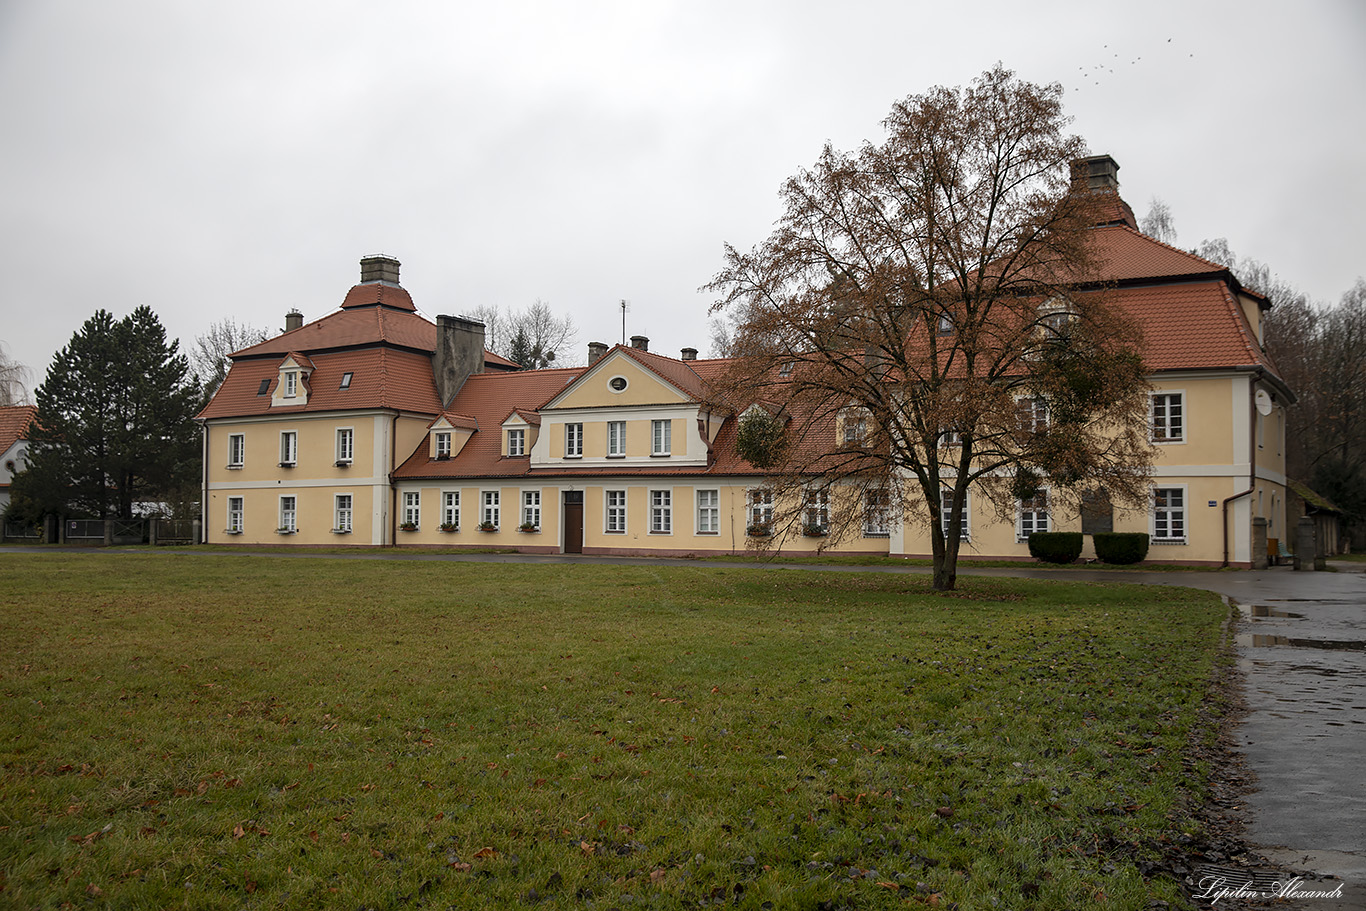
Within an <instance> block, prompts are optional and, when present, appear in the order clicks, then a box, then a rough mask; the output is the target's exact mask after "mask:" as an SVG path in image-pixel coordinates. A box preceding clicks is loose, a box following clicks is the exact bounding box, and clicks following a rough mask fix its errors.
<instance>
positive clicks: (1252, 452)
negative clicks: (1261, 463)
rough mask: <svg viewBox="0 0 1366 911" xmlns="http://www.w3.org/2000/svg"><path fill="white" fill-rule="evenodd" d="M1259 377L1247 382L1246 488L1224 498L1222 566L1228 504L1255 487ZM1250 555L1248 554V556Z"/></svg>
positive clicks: (1253, 376) (1226, 551) (1226, 550)
mask: <svg viewBox="0 0 1366 911" xmlns="http://www.w3.org/2000/svg"><path fill="white" fill-rule="evenodd" d="M1259 378H1260V372H1259V373H1254V374H1253V375H1252V376H1251V377H1250V378H1249V380H1248V384H1247V414H1248V430H1247V458H1248V463H1249V464H1250V465H1251V469H1250V471H1249V475H1248V479H1247V490H1244V491H1243V492H1242V493H1235V494H1234V495H1233V496H1231V497H1225V498H1224V562H1223V563H1222V564H1221V566H1223V567H1227V566H1228V505H1229V504H1230V503H1232V502H1233V501H1234V500H1240V499H1242V498H1243V497H1245V496H1248V495H1249V494H1251V493H1252V491H1254V490H1256V489H1257V380H1258V379H1259ZM1251 556H1252V555H1251V554H1249V557H1251Z"/></svg>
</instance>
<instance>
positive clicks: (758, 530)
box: [745, 523, 773, 538]
mask: <svg viewBox="0 0 1366 911" xmlns="http://www.w3.org/2000/svg"><path fill="white" fill-rule="evenodd" d="M745 534H747V535H749V536H750V537H751V538H767V537H768V536H769V535H771V534H773V529H772V527H770V526H769V525H767V524H763V523H756V524H754V525H751V526H749V527H748V528H746V529H745Z"/></svg>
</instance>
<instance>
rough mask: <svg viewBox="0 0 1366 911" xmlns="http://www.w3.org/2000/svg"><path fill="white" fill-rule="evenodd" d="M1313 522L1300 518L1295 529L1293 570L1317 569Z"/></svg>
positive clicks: (1316, 549)
mask: <svg viewBox="0 0 1366 911" xmlns="http://www.w3.org/2000/svg"><path fill="white" fill-rule="evenodd" d="M1316 537H1317V536H1316V535H1315V534H1314V520H1313V519H1311V518H1309V517H1308V516H1300V524H1299V525H1298V526H1297V527H1296V528H1295V568H1296V569H1306V570H1309V569H1318V568H1319V566H1318V565H1317V564H1318V562H1319V561H1318V560H1316V559H1315V557H1314V555H1315V554H1317V553H1318V545H1317V543H1315V540H1314V539H1315V538H1316Z"/></svg>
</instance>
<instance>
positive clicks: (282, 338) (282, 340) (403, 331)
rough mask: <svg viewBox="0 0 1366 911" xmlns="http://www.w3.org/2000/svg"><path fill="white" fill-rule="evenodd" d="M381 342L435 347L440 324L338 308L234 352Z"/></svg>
mask: <svg viewBox="0 0 1366 911" xmlns="http://www.w3.org/2000/svg"><path fill="white" fill-rule="evenodd" d="M377 342H382V343H387V344H390V345H397V346H399V347H403V348H413V349H415V350H419V351H427V352H431V351H435V350H436V324H435V323H433V322H431V321H430V320H427V319H425V318H423V317H421V316H419V315H418V314H416V313H409V312H405V311H402V310H390V309H387V308H385V307H375V306H371V307H368V308H362V309H351V310H338V311H335V312H333V313H329V314H328V315H327V316H324V317H323V318H321V319H318V320H314V321H313V322H311V323H307V324H305V325H303V326H300V327H299V328H298V329H291V330H290V331H288V332H286V333H284V334H282V335H277V336H275V338H271V339H266V340H265V341H264V342H261V343H260V344H257V345H252V346H251V347H249V348H243V349H242V350H241V351H234V352H233V355H232V356H233V359H234V360H240V359H242V358H252V357H264V356H276V357H281V358H283V357H284V356H285V355H287V354H289V353H290V352H298V351H309V352H313V351H320V350H325V349H328V348H348V347H356V346H359V345H372V344H375V343H377Z"/></svg>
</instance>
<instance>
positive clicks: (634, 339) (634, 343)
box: [631, 335, 650, 351]
mask: <svg viewBox="0 0 1366 911" xmlns="http://www.w3.org/2000/svg"><path fill="white" fill-rule="evenodd" d="M631 347H632V348H639V349H640V350H641V351H649V350H650V340H649V339H648V338H646V337H645V336H643V335H633V336H631Z"/></svg>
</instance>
